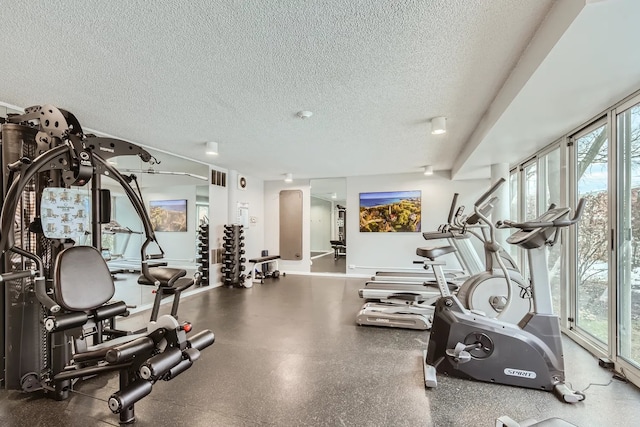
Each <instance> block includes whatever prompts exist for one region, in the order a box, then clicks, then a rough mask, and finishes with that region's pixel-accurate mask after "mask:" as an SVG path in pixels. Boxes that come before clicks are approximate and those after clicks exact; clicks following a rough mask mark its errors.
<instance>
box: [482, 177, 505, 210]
mask: <svg viewBox="0 0 640 427" xmlns="http://www.w3.org/2000/svg"><path fill="white" fill-rule="evenodd" d="M504 183H505V179H504V178H500V179H499V180H497V181H496V183H495V184H493V186H492V187H491V188H490V189H489V190H488V191H487V192H486V193H484V194H483V195H482V196H480V198H479V199H478V200H477V201H476V203H475V206H480V205H481V204H482V203H483V202H484V201H485V200H487V199H488V198H489V196H491V195H492V194H493V193H495V191H496V190H497V189H498V188H500V187H501V186H502V184H504Z"/></svg>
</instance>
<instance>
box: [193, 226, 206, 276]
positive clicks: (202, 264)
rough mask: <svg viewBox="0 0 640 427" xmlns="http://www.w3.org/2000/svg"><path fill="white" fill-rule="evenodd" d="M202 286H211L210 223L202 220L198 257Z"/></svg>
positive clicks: (199, 229) (199, 231)
mask: <svg viewBox="0 0 640 427" xmlns="http://www.w3.org/2000/svg"><path fill="white" fill-rule="evenodd" d="M196 262H197V263H198V264H199V265H198V272H199V273H200V281H199V285H200V286H209V224H207V223H206V222H202V223H201V224H200V225H199V226H198V258H196Z"/></svg>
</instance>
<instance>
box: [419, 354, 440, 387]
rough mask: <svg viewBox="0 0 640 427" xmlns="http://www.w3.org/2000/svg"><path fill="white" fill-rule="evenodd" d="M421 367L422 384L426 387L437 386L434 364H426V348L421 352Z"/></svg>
mask: <svg viewBox="0 0 640 427" xmlns="http://www.w3.org/2000/svg"><path fill="white" fill-rule="evenodd" d="M422 369H423V371H424V386H425V387H426V388H436V387H437V386H438V378H437V377H436V368H435V366H431V365H427V350H424V351H423V352H422Z"/></svg>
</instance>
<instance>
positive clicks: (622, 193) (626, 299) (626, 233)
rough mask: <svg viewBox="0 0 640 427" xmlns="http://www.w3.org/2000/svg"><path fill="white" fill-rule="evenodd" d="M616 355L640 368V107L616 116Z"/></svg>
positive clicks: (636, 106)
mask: <svg viewBox="0 0 640 427" xmlns="http://www.w3.org/2000/svg"><path fill="white" fill-rule="evenodd" d="M617 135H618V147H619V152H620V156H619V164H620V166H619V169H618V183H619V185H618V188H619V191H618V204H619V209H620V210H619V215H618V220H619V223H618V254H619V255H618V256H619V258H618V259H619V262H618V279H619V280H618V353H619V355H620V357H622V358H623V359H625V360H626V361H627V362H630V363H632V364H634V365H636V366H639V367H640V198H639V197H638V196H639V193H640V104H637V105H635V106H634V107H632V108H630V109H628V110H625V111H623V112H622V113H620V114H618V116H617Z"/></svg>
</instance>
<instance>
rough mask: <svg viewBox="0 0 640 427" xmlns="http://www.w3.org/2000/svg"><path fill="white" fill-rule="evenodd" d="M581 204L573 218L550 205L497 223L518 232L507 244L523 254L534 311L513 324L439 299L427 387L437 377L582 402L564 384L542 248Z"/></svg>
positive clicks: (427, 359) (575, 219) (554, 238)
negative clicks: (531, 215) (529, 215)
mask: <svg viewBox="0 0 640 427" xmlns="http://www.w3.org/2000/svg"><path fill="white" fill-rule="evenodd" d="M583 207H584V200H580V202H579V203H578V206H577V209H576V212H575V215H574V217H573V218H572V219H567V216H568V214H569V212H570V209H569V208H556V207H554V206H552V207H551V208H550V209H549V210H548V211H547V212H545V213H544V214H542V215H541V216H539V217H538V218H536V219H535V220H532V221H527V222H524V223H517V222H512V221H503V222H498V224H497V226H498V228H517V229H519V230H518V231H516V232H515V233H514V234H512V235H511V236H510V237H509V238H508V239H507V242H508V243H510V244H513V245H518V246H520V247H522V248H524V249H526V250H527V257H528V260H529V266H530V272H531V287H532V291H533V309H532V311H531V312H530V313H527V314H526V315H525V316H524V317H523V318H522V319H521V320H520V322H518V323H517V324H512V323H507V322H503V321H501V320H499V319H492V318H488V317H485V316H481V315H478V314H477V313H474V312H471V311H470V310H467V309H466V308H464V306H463V305H462V304H461V303H460V300H459V299H458V298H457V297H455V296H448V297H445V298H441V299H440V300H439V301H438V302H437V304H436V308H435V312H434V318H433V325H432V328H431V335H430V338H429V344H428V346H427V350H426V351H424V353H423V356H424V360H423V368H424V377H425V386H426V387H429V388H431V387H436V386H437V378H436V373H437V372H439V373H443V374H446V375H450V376H454V377H459V378H465V379H472V380H477V381H485V382H491V383H498V384H506V385H513V386H518V387H526V388H532V389H537V390H545V391H553V392H554V393H555V394H556V395H557V396H558V397H559V398H560V399H561V400H562V401H564V402H566V403H576V402H580V401H582V400H584V398H585V396H584V394H583V393H581V392H578V391H573V390H571V389H570V388H569V387H568V386H567V385H566V384H565V383H564V380H565V378H564V360H563V350H562V340H561V335H560V322H559V320H558V316H557V315H555V314H553V308H552V300H551V286H550V284H549V276H548V275H549V273H548V270H547V259H546V254H547V253H546V252H547V250H546V247H547V246H553V245H554V244H555V243H556V242H557V240H558V237H559V232H560V228H561V227H568V226H570V225H572V224H575V223H576V222H578V220H579V219H580V215H581V214H582V210H583Z"/></svg>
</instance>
